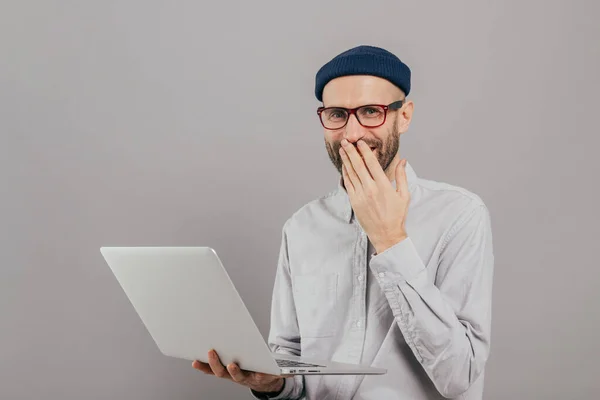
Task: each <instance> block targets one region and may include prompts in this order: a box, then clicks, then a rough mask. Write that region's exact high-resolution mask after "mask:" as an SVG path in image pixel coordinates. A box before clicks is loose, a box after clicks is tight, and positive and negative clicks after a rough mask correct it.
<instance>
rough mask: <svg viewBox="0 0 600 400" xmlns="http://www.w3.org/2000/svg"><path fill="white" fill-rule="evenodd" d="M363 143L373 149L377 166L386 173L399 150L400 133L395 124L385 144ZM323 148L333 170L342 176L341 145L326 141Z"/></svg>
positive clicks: (376, 142) (379, 142) (377, 142)
mask: <svg viewBox="0 0 600 400" xmlns="http://www.w3.org/2000/svg"><path fill="white" fill-rule="evenodd" d="M365 143H367V145H368V146H369V147H374V149H373V150H371V151H373V154H374V155H375V157H376V158H377V161H379V165H381V168H382V169H383V171H384V172H387V169H388V167H389V166H390V164H391V163H392V161H393V159H394V157H395V156H396V154H398V149H399V148H400V133H399V132H398V130H397V129H396V124H393V125H392V129H391V130H390V131H389V132H388V135H387V139H386V140H385V143H383V142H382V141H374V140H369V141H366V140H365ZM325 147H326V149H327V154H329V159H330V160H331V162H332V163H333V166H334V167H335V169H337V171H338V172H339V174H340V175H342V165H343V164H344V162H343V161H342V156H341V155H340V147H342V145H341V143H340V142H339V141H337V142H333V143H329V142H327V140H325ZM354 147H355V148H357V147H356V145H354ZM357 151H358V149H357ZM359 154H360V152H359Z"/></svg>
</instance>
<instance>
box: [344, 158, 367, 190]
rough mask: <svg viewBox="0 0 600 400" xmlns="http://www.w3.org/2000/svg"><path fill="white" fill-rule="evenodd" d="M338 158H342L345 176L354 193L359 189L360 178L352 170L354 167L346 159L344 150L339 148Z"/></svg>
mask: <svg viewBox="0 0 600 400" xmlns="http://www.w3.org/2000/svg"><path fill="white" fill-rule="evenodd" d="M340 156H341V157H342V162H343V163H344V166H345V167H346V175H347V176H348V178H349V179H350V182H351V183H352V186H353V188H354V191H356V190H357V189H358V188H360V186H361V185H362V183H361V181H360V178H359V177H358V175H357V174H356V171H355V170H354V166H353V165H352V162H351V161H350V159H349V158H348V153H346V150H344V149H343V148H341V147H340Z"/></svg>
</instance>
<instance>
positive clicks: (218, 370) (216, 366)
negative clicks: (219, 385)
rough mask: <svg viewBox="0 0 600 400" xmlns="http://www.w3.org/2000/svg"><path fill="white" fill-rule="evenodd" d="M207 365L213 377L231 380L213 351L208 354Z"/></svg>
mask: <svg viewBox="0 0 600 400" xmlns="http://www.w3.org/2000/svg"><path fill="white" fill-rule="evenodd" d="M208 365H210V369H212V371H213V373H214V374H215V376H218V377H219V378H231V375H229V373H228V372H227V370H226V369H225V367H224V366H223V364H221V361H220V360H219V356H218V355H217V352H216V351H214V350H211V351H209V352H208Z"/></svg>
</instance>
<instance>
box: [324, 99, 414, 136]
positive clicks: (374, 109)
mask: <svg viewBox="0 0 600 400" xmlns="http://www.w3.org/2000/svg"><path fill="white" fill-rule="evenodd" d="M403 104H404V100H398V101H395V102H393V103H391V104H388V105H384V104H367V105H364V106H360V107H355V108H344V107H319V108H317V114H318V115H319V119H320V120H321V124H322V125H323V127H324V128H325V129H331V130H334V129H341V128H343V127H344V126H346V124H347V123H348V119H349V118H350V115H352V114H354V115H355V116H356V119H357V120H358V123H359V124H361V125H362V126H364V127H365V128H377V127H378V126H381V125H383V124H384V123H385V120H386V117H387V112H388V110H398V109H400V108H401V107H402V105H403Z"/></svg>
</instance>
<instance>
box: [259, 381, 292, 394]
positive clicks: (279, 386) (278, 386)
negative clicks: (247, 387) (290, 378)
mask: <svg viewBox="0 0 600 400" xmlns="http://www.w3.org/2000/svg"><path fill="white" fill-rule="evenodd" d="M284 386H285V378H279V379H277V380H276V381H275V382H273V383H272V384H270V385H269V386H265V387H263V388H260V390H256V391H257V392H259V393H261V394H263V395H267V396H271V397H274V396H277V395H278V394H280V393H281V392H282V391H283V387H284Z"/></svg>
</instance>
